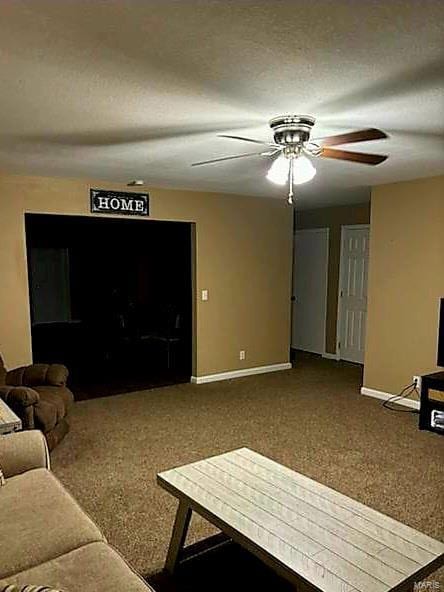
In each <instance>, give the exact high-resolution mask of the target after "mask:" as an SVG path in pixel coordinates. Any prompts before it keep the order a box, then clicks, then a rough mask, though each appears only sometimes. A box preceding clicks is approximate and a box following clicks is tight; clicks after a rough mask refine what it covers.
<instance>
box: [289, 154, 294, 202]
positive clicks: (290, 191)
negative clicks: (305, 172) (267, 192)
mask: <svg viewBox="0 0 444 592" xmlns="http://www.w3.org/2000/svg"><path fill="white" fill-rule="evenodd" d="M293 166H294V158H290V171H289V175H288V183H289V187H288V203H289V204H290V205H293V203H294V202H293V195H294V193H293Z"/></svg>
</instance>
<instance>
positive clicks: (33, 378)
mask: <svg viewBox="0 0 444 592" xmlns="http://www.w3.org/2000/svg"><path fill="white" fill-rule="evenodd" d="M67 380H68V369H67V368H66V366H63V365H62V364H31V365H30V366H21V367H20V368H15V369H14V370H10V371H9V372H8V373H7V374H6V384H9V385H11V386H31V387H32V386H44V385H48V386H65V385H66V381H67Z"/></svg>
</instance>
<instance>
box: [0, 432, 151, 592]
mask: <svg viewBox="0 0 444 592" xmlns="http://www.w3.org/2000/svg"><path fill="white" fill-rule="evenodd" d="M0 468H1V469H2V470H3V473H4V476H5V478H6V480H5V484H4V485H0V590H3V588H4V587H5V586H6V585H7V584H8V585H9V584H15V585H17V586H23V585H34V586H48V587H52V588H55V589H59V590H63V591H64V592H74V591H75V592H80V591H81V592H124V591H125V592H147V591H150V590H151V592H153V590H152V588H150V587H149V586H148V585H147V584H146V583H145V582H144V581H143V580H142V578H140V577H139V575H137V574H136V573H135V572H134V570H132V569H131V568H130V567H129V566H128V564H127V563H126V562H125V560H124V559H123V558H122V557H121V556H120V555H119V553H117V551H116V550H115V549H113V548H112V547H111V546H110V545H109V544H108V543H107V542H106V540H105V537H104V536H103V534H102V533H101V532H100V530H99V528H98V527H97V526H96V525H95V524H94V522H93V521H92V520H91V518H89V517H88V516H87V515H86V514H85V512H84V511H83V510H82V509H81V508H80V506H79V505H78V504H77V502H76V501H75V500H74V499H73V498H72V497H71V495H70V494H69V493H68V492H67V491H66V489H65V488H64V487H63V485H62V484H61V483H60V482H59V481H58V480H57V478H56V477H55V476H54V474H53V473H51V471H50V470H49V456H48V449H47V445H46V441H45V438H44V437H43V435H42V434H41V432H39V431H37V430H30V431H26V432H17V433H14V434H10V435H6V436H0Z"/></svg>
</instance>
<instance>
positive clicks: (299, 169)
mask: <svg viewBox="0 0 444 592" xmlns="http://www.w3.org/2000/svg"><path fill="white" fill-rule="evenodd" d="M315 175H316V169H315V167H314V166H313V164H312V163H311V161H310V159H309V158H307V157H306V156H299V157H298V158H296V159H295V161H294V165H293V183H294V185H302V184H303V183H308V181H311V180H312V179H313V177H314V176H315Z"/></svg>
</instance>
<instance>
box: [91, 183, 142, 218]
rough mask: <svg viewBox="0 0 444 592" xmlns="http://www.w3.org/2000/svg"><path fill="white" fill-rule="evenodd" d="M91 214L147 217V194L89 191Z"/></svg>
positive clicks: (100, 190) (101, 190)
mask: <svg viewBox="0 0 444 592" xmlns="http://www.w3.org/2000/svg"><path fill="white" fill-rule="evenodd" d="M89 195H90V202H91V212H93V213H95V214H126V215H129V216H149V195H148V193H132V192H128V191H106V190H105V189H90V192H89Z"/></svg>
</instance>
